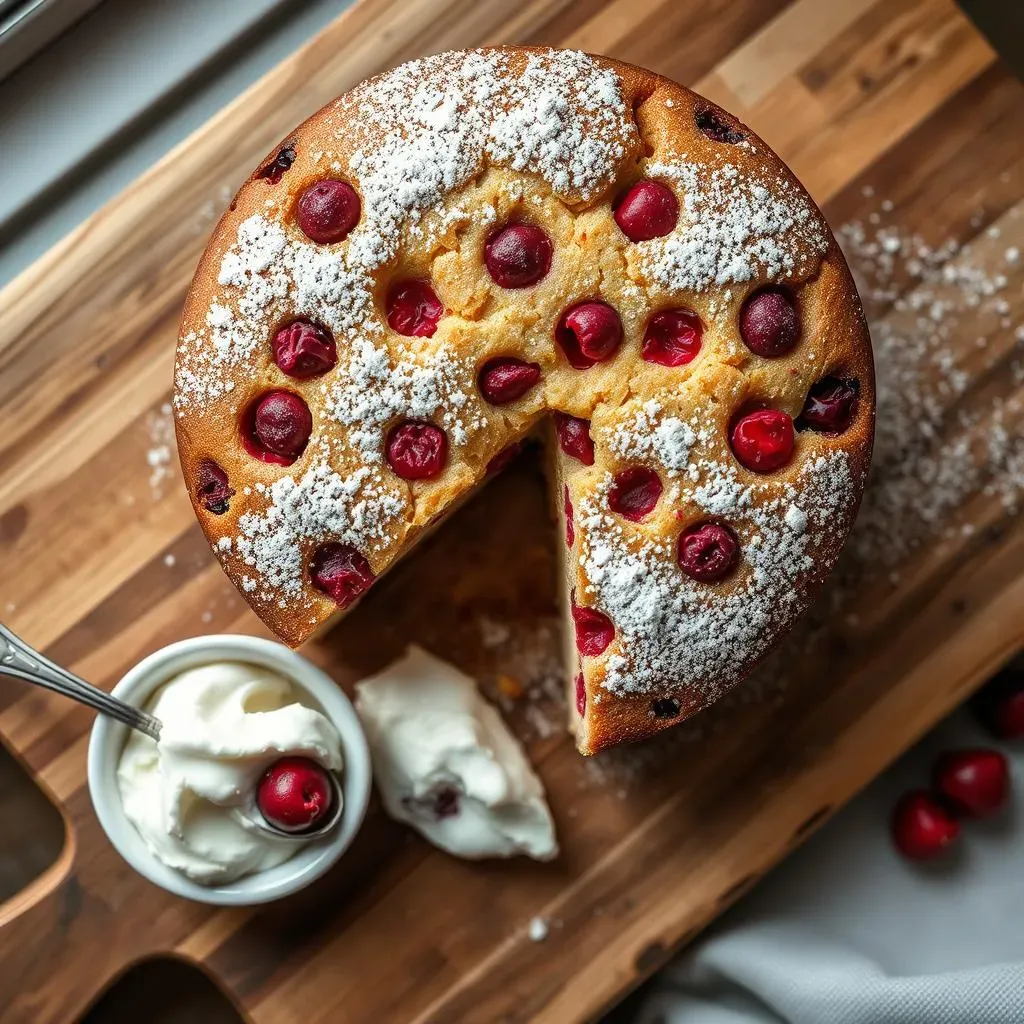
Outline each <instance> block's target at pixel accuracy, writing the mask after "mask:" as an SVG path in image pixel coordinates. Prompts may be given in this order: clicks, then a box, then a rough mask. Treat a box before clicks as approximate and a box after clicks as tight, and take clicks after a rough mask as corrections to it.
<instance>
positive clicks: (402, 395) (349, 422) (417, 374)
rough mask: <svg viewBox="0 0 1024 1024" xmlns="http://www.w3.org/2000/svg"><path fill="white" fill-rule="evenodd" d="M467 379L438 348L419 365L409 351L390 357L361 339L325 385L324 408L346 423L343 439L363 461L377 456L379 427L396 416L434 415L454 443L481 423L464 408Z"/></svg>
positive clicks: (461, 367)
mask: <svg viewBox="0 0 1024 1024" xmlns="http://www.w3.org/2000/svg"><path fill="white" fill-rule="evenodd" d="M473 386H474V385H473V379H472V376H471V373H470V370H469V368H468V367H466V366H464V365H462V364H461V363H460V362H459V361H458V360H457V359H455V358H454V356H452V355H451V354H450V353H448V352H447V351H445V350H444V349H440V350H439V351H438V352H437V353H436V354H435V355H434V356H433V357H432V358H430V359H429V362H428V363H426V364H424V362H422V361H418V360H417V358H416V357H415V356H413V355H410V356H409V357H408V358H402V359H398V360H393V359H392V358H391V357H390V356H389V355H388V353H387V351H386V350H384V349H383V348H378V347H376V346H375V345H373V344H372V343H371V342H369V341H367V340H366V339H361V340H360V341H357V342H355V343H354V344H353V345H352V347H351V349H350V352H349V360H348V365H347V367H346V370H345V372H343V373H341V374H339V375H338V377H337V378H336V380H335V382H334V383H333V385H325V391H326V394H327V403H326V412H327V414H328V415H329V416H331V417H332V418H334V419H335V420H337V421H338V422H339V423H341V424H343V425H344V426H346V427H349V428H350V429H349V432H348V439H349V442H350V443H351V444H353V445H354V446H355V447H356V448H358V449H359V451H360V453H361V454H362V456H363V458H364V459H366V460H367V461H369V462H379V461H380V460H381V454H382V450H383V449H382V444H381V437H382V431H381V428H382V427H383V426H384V424H386V423H387V422H388V421H389V420H392V419H394V418H396V417H399V416H408V417H412V418H413V419H431V418H433V417H435V415H436V416H438V418H439V419H440V422H441V423H442V425H443V426H444V427H445V428H446V429H447V430H448V432H449V436H450V437H451V439H452V440H453V441H454V442H455V444H465V443H466V441H467V440H468V439H469V436H470V433H471V432H472V431H475V430H478V429H480V428H481V427H483V426H484V422H485V421H484V420H483V418H482V417H480V416H478V415H476V414H474V413H472V412H471V411H470V409H469V405H470V400H469V395H470V394H471V392H472V390H473Z"/></svg>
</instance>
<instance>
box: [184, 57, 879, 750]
mask: <svg viewBox="0 0 1024 1024" xmlns="http://www.w3.org/2000/svg"><path fill="white" fill-rule="evenodd" d="M174 405H175V410H176V426H177V436H178V445H179V450H180V454H181V461H182V466H183V469H184V473H185V479H186V481H187V482H188V486H189V490H190V493H191V496H192V500H193V504H194V506H195V510H196V514H197V516H198V517H199V521H200V523H201V524H202V526H203V529H204V530H205V531H206V534H207V536H208V537H209V539H210V542H211V544H212V545H213V549H214V551H215V552H216V555H217V557H218V558H219V559H220V561H221V562H222V564H223V566H224V568H225V570H226V571H227V573H228V574H229V575H230V577H231V578H232V580H233V581H234V582H235V584H236V585H237V586H238V587H239V589H240V590H241V592H242V593H243V594H244V595H245V597H246V599H247V600H248V602H249V603H250V604H251V605H252V607H253V608H254V609H255V610H256V612H257V613H258V614H259V615H260V616H261V617H262V618H263V620H264V621H265V622H266V623H267V624H268V625H269V626H270V627H271V628H272V629H273V630H274V631H275V632H276V633H277V634H278V635H279V636H280V637H281V638H282V639H283V640H285V641H286V642H288V643H289V644H292V645H298V644H300V643H302V642H303V641H304V640H305V639H307V638H308V637H309V636H310V635H311V634H312V633H314V632H315V631H317V630H319V629H321V628H323V627H324V626H325V624H328V623H329V622H330V621H331V620H332V619H333V618H334V617H336V616H337V615H339V614H340V613H341V612H343V611H344V610H345V609H346V608H350V607H351V606H352V604H353V602H355V601H356V600H357V599H358V598H359V596H360V595H361V594H362V593H364V592H365V590H366V589H367V588H368V587H369V586H371V585H372V583H373V581H374V580H375V579H376V578H377V577H379V576H380V575H381V574H382V573H383V572H385V571H386V570H387V569H388V568H389V567H390V566H391V565H393V564H394V563H395V562H396V561H397V560H398V559H400V558H401V557H402V556H403V555H404V554H405V553H406V552H407V551H409V550H410V548H411V547H412V546H413V545H414V544H415V542H416V541H417V540H419V539H420V538H421V537H422V536H424V535H425V533H426V532H427V531H428V530H429V529H430V528H432V527H434V526H435V525H437V523H439V522H440V521H441V520H442V519H443V518H444V517H445V516H446V515H448V514H449V513H450V512H451V511H452V510H453V509H454V508H455V507H456V506H457V505H458V504H459V503H460V502H461V501H462V500H463V499H465V498H466V497H468V496H469V495H470V494H471V493H472V492H473V491H474V490H475V489H476V488H477V487H478V486H480V485H481V484H482V483H483V482H484V480H485V479H486V478H487V477H488V476H489V475H491V474H493V473H495V472H498V471H500V469H501V466H502V464H503V462H504V461H505V460H506V459H507V457H508V455H509V453H510V452H514V451H515V449H516V446H517V445H519V444H520V442H521V441H522V440H523V439H524V438H525V437H526V436H527V435H529V434H531V433H535V432H538V431H541V432H543V433H545V434H546V435H547V436H548V438H549V440H550V444H549V446H548V447H549V452H550V463H551V480H552V497H553V502H554V505H555V509H556V514H557V517H558V521H559V535H560V538H561V540H560V545H561V549H562V550H563V553H564V580H565V583H564V593H565V605H566V618H567V623H568V624H567V639H568V643H567V659H568V660H567V665H566V672H567V679H568V681H569V693H570V704H571V715H570V718H571V728H572V729H573V730H574V732H575V733H576V737H577V741H578V745H579V748H580V750H581V751H583V752H584V753H591V752H594V751H596V750H599V749H601V748H603V747H607V746H609V745H611V744H614V743H617V742H619V741H621V740H624V739H637V738H641V737H644V736H649V735H651V734H652V733H654V732H657V731H658V730H660V729H663V728H665V727H666V726H668V725H671V724H673V723H675V722H678V721H680V720H681V719H683V718H685V717H686V716H688V715H690V714H692V713H693V712H695V711H697V710H699V709H700V708H702V707H704V706H706V705H707V704H709V703H710V702H711V701H713V700H715V699H716V698H717V697H719V696H720V695H721V694H722V693H724V692H725V691H726V690H728V689H729V688H730V687H732V686H734V685H735V684H736V683H737V682H738V681H739V680H741V679H742V678H743V677H744V676H745V675H746V674H747V673H748V672H749V671H750V669H751V667H752V666H753V665H754V664H755V663H756V662H757V661H758V660H759V659H760V658H761V657H763V655H764V654H765V653H766V652H767V650H768V649H769V648H770V647H771V646H772V645H773V644H774V643H775V642H776V641H777V640H778V639H779V638H780V637H781V636H782V635H783V634H784V633H785V632H786V631H787V630H788V629H789V628H790V627H791V625H792V624H793V621H794V620H795V618H796V617H797V616H798V615H799V614H800V613H801V611H802V610H803V609H804V608H805V607H806V605H807V603H808V601H809V599H810V596H811V593H812V591H813V589H814V588H815V586H816V585H818V584H819V583H820V582H821V580H822V579H823V578H824V576H825V575H826V574H827V573H828V571H829V569H830V568H831V567H832V565H833V563H834V562H835V559H836V557H837V555H838V553H839V549H840V547H841V545H842V543H843V541H844V539H845V537H846V535H847V532H848V530H849V528H850V525H851V522H852V519H853V516H854V514H855V511H856V508H857V505H858V501H859V498H860V494H861V491H862V489H863V486H864V479H865V474H866V470H867V464H868V459H869V456H870V448H871V440H872V432H873V420H874V383H873V377H872V362H871V349H870V342H869V339H868V334H867V329H866V326H865V323H864V318H863V315H862V312H861V307H860V303H859V300H858V298H857V294H856V291H855V289H854V286H853V283H852V281H851V278H850V274H849V272H848V270H847V267H846V264H845V262H844V260H843V257H842V254H841V253H840V251H839V248H838V247H837V245H836V243H835V240H834V239H833V237H832V235H831V233H830V231H829V229H828V227H827V226H826V224H825V222H824V220H823V218H822V216H821V214H820V213H819V211H818V210H817V208H816V207H815V205H814V203H813V201H812V200H811V199H810V197H809V196H808V195H807V193H806V192H805V191H804V189H803V188H802V187H801V186H800V184H799V182H797V180H796V179H795V178H794V177H793V175H792V174H791V173H790V172H789V170H788V169H787V168H786V167H785V166H784V165H783V164H782V162H781V161H780V160H779V159H778V157H777V156H775V154H774V153H772V151H771V150H770V149H769V148H768V147H767V146H766V145H765V144H764V143H763V142H762V141H761V140H760V139H759V138H757V136H755V135H754V134H753V133H752V132H751V131H750V130H749V129H748V128H746V127H745V126H744V125H742V124H740V123H739V122H737V121H736V119H735V118H733V117H732V116H731V115H729V114H727V113H726V112H724V111H723V110H721V109H719V108H718V107H716V106H714V105H713V104H711V103H709V102H708V101H706V100H704V99H702V98H701V97H700V96H698V95H696V94H695V93H693V92H690V91H689V90H687V89H684V88H682V87H681V86H679V85H676V84H675V83H673V82H670V81H668V80H666V79H664V78H661V77H659V76H658V75H655V74H652V73H650V72H648V71H644V70H642V69H640V68H635V67H631V66H628V65H624V64H620V63H617V62H615V61H611V60H607V59H605V58H601V57H592V56H588V55H587V54H583V53H578V52H574V51H567V50H565V51H562V50H543V49H522V48H513V47H501V48H496V49H486V50H472V51H465V52H453V53H444V54H439V55H437V56H434V57H429V58H425V59H423V60H418V61H413V62H411V63H409V64H404V65H402V66H400V67H398V68H396V69H394V70H393V71H390V72H387V73H386V74H383V75H380V76H378V77H377V78H373V79H371V80H369V81H368V82H365V83H363V84H362V85H360V86H358V87H357V88H355V89H354V90H353V91H352V92H350V93H348V94H346V95H345V96H342V97H341V98H340V99H338V100H336V101H335V102H334V103H332V104H330V105H328V106H327V107H325V108H324V109H323V110H321V111H320V112H319V113H318V114H316V115H314V116H313V117H312V118H310V119H309V120H308V121H306V122H305V123H304V124H303V125H301V126H300V127H299V128H297V129H296V130H295V131H294V132H293V133H292V134H291V135H289V136H288V138H287V139H286V140H285V141H284V142H282V144H281V145H280V146H279V147H277V148H276V149H275V150H274V152H273V153H271V154H269V155H268V157H267V159H266V160H265V161H264V163H263V164H262V165H261V166H260V167H259V168H258V169H257V170H256V171H255V173H254V174H253V175H252V177H251V178H250V179H249V180H248V181H247V182H246V183H245V184H244V185H243V186H242V188H241V190H240V191H239V193H238V195H237V196H236V197H235V199H234V201H233V202H232V204H231V207H230V209H229V211H228V212H227V213H226V214H225V216H224V217H223V219H222V220H221V222H220V224H219V225H218V226H217V229H216V230H215V232H214V234H213V238H212V239H211V241H210V244H209V246H208V247H207V249H206V252H205V254H204V255H203V258H202V261H201V262H200V264H199V269H198V270H197V272H196V275H195V279H194V281H193V284H192V288H191V291H190V293H189V296H188V300H187V304H186V308H185V314H184V320H183V323H182V328H181V336H180V342H179V348H178V356H177V365H176V372H175V394H174ZM509 557H510V558H513V557H515V554H514V551H510V553H509ZM499 585H500V584H499ZM430 599H431V600H443V595H432V596H431V598H430Z"/></svg>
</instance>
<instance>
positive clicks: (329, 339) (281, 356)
mask: <svg viewBox="0 0 1024 1024" xmlns="http://www.w3.org/2000/svg"><path fill="white" fill-rule="evenodd" d="M270 347H271V349H272V350H273V353H274V362H275V363H277V365H278V367H279V368H280V369H281V371H282V372H284V373H287V374H288V376H289V377H295V378H296V379H298V380H308V379H309V378H310V377H319V376H320V375H321V374H323V373H326V372H327V371H328V370H333V369H334V366H335V364H336V363H337V362H338V349H337V346H336V345H335V344H334V338H333V336H332V335H331V332H330V331H329V330H327V328H326V327H321V326H320V324H315V323H313V322H312V321H311V320H296V321H294V322H293V323H290V324H288V325H287V327H282V328H281V330H279V331H278V332H277V334H275V335H274V340H273V341H272V342H271V343H270Z"/></svg>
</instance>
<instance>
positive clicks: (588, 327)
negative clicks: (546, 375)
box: [555, 301, 622, 370]
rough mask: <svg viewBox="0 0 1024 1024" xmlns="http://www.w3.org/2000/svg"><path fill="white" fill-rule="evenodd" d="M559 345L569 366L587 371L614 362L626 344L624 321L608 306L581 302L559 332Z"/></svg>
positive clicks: (566, 315) (562, 324) (558, 328)
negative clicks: (623, 339)
mask: <svg viewBox="0 0 1024 1024" xmlns="http://www.w3.org/2000/svg"><path fill="white" fill-rule="evenodd" d="M555 341H556V342H557V343H558V347H559V348H560V349H561V350H562V352H563V353H565V358H566V359H568V360H569V365H570V366H572V367H574V368H575V369H577V370H587V369H589V368H590V367H591V366H594V365H595V364H596V363H603V362H604V361H605V360H606V359H611V357H612V356H613V355H615V353H616V352H617V351H618V348H619V346H620V345H621V344H622V320H620V319H619V314H618V313H616V312H615V310H614V309H612V307H611V306H609V305H608V303H607V302H597V301H593V302H581V303H579V304H578V305H576V306H573V307H572V308H571V309H569V310H567V311H566V312H565V313H564V314H563V316H562V319H561V321H559V324H558V326H557V327H556V328H555Z"/></svg>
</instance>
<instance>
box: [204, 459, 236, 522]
mask: <svg viewBox="0 0 1024 1024" xmlns="http://www.w3.org/2000/svg"><path fill="white" fill-rule="evenodd" d="M234 493H235V492H234V489H233V488H232V487H231V486H230V485H229V484H228V475H227V473H226V472H225V471H224V469H223V467H222V466H220V464H219V463H216V462H214V461H213V459H202V460H200V462H199V465H198V466H197V467H196V500H197V501H198V502H199V504H200V505H202V506H203V508H205V509H206V511H207V512H212V513H213V514H214V515H215V516H222V515H224V513H225V512H227V510H228V505H229V501H230V499H231V498H232V497H233V496H234Z"/></svg>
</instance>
